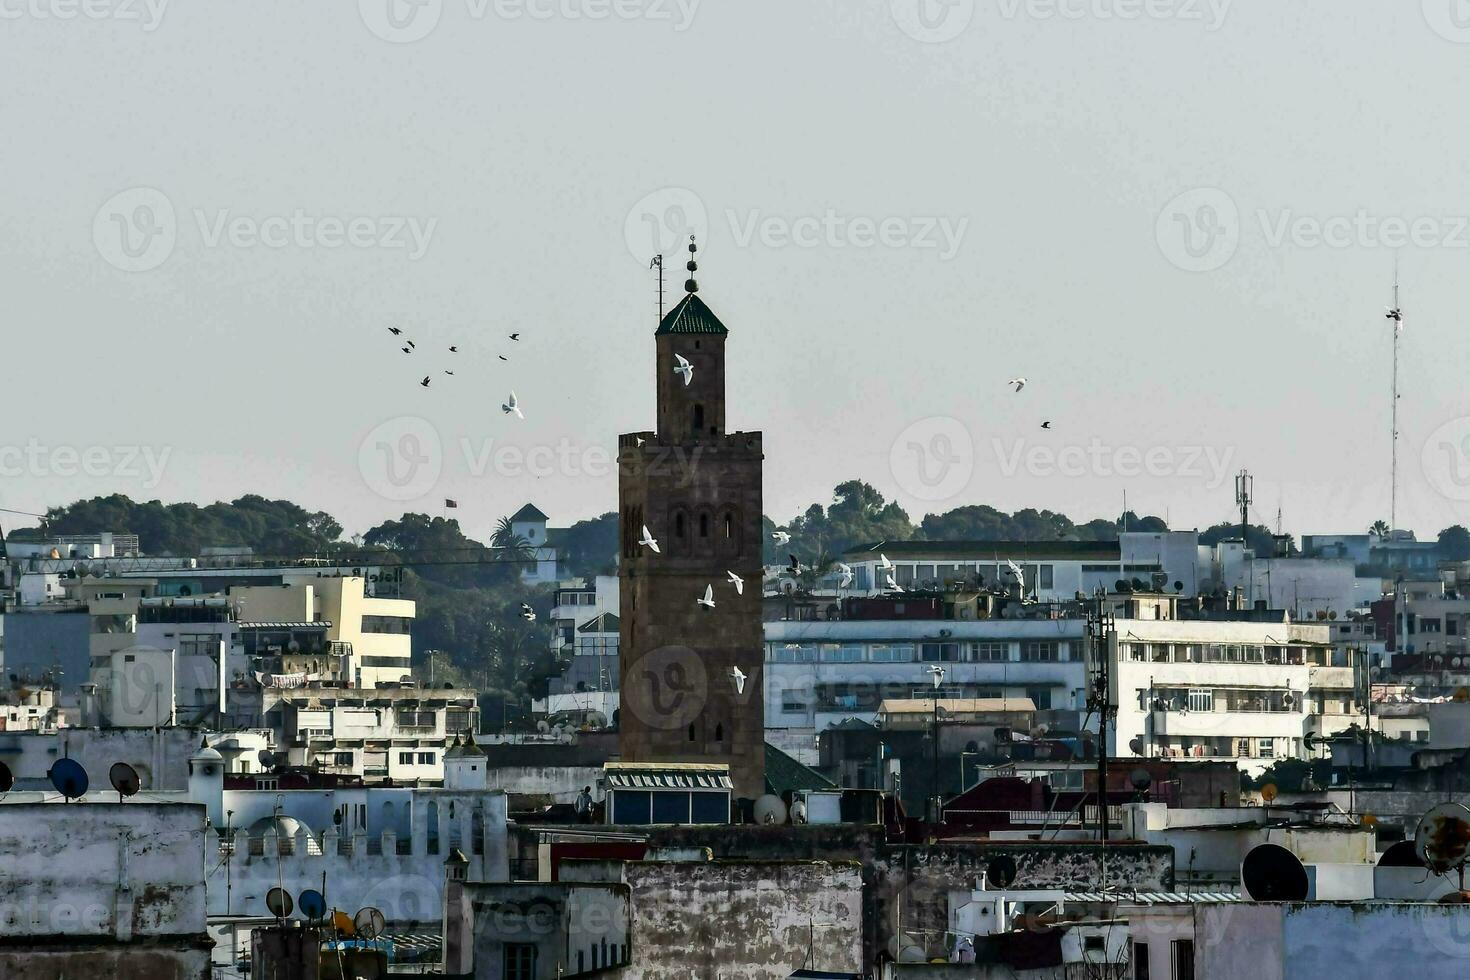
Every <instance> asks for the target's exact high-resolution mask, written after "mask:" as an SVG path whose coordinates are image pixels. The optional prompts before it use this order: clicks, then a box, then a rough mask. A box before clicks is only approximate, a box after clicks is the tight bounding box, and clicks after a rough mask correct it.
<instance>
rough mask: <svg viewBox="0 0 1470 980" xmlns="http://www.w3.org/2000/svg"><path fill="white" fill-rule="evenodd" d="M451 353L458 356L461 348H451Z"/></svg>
mask: <svg viewBox="0 0 1470 980" xmlns="http://www.w3.org/2000/svg"><path fill="white" fill-rule="evenodd" d="M449 353H451V354H458V353H459V348H458V347H451V348H449Z"/></svg>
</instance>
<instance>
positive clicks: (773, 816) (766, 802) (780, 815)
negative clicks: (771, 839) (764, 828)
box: [755, 793, 786, 824]
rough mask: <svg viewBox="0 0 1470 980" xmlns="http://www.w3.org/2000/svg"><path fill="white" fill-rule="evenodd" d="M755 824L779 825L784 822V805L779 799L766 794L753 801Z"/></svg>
mask: <svg viewBox="0 0 1470 980" xmlns="http://www.w3.org/2000/svg"><path fill="white" fill-rule="evenodd" d="M755 822H756V823H758V824H780V823H785V822H786V804H785V803H782V802H781V797H779V796H772V795H771V794H769V793H767V794H766V795H765V796H762V797H761V798H760V799H758V800H756V801H755Z"/></svg>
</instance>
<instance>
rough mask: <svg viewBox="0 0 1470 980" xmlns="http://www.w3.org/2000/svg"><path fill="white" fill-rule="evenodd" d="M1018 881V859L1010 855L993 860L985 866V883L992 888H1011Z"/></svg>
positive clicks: (1003, 855)
mask: <svg viewBox="0 0 1470 980" xmlns="http://www.w3.org/2000/svg"><path fill="white" fill-rule="evenodd" d="M1015 880H1016V859H1015V858H1013V857H1011V856H1010V855H1009V854H1002V855H1000V856H999V857H996V858H992V859H991V861H990V863H989V864H987V865H986V866H985V883H986V884H988V885H989V886H990V887H991V888H1009V887H1010V885H1011V883H1012V882H1014V881H1015Z"/></svg>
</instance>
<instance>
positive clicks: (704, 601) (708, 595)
mask: <svg viewBox="0 0 1470 980" xmlns="http://www.w3.org/2000/svg"><path fill="white" fill-rule="evenodd" d="M697 601H698V603H699V604H700V605H701V606H703V607H704V608H706V609H713V608H715V587H714V586H713V585H706V586H705V587H704V596H703V597H702V598H700V599H698V600H697Z"/></svg>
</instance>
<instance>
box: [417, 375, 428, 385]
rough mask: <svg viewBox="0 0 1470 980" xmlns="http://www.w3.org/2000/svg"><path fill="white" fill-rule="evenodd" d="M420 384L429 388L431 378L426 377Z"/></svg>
mask: <svg viewBox="0 0 1470 980" xmlns="http://www.w3.org/2000/svg"><path fill="white" fill-rule="evenodd" d="M419 384H421V385H423V386H424V387H425V388H427V387H429V376H428V375H424V380H422V381H420V382H419Z"/></svg>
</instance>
